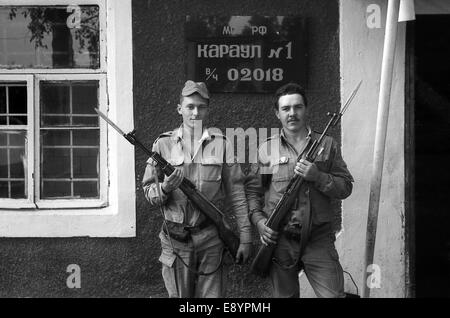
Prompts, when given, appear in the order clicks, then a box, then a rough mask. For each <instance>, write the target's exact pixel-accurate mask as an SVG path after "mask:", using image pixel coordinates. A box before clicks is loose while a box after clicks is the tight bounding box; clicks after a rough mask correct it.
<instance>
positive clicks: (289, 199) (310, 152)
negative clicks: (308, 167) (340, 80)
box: [250, 81, 362, 277]
mask: <svg viewBox="0 0 450 318" xmlns="http://www.w3.org/2000/svg"><path fill="white" fill-rule="evenodd" d="M361 83H362V81H360V82H359V84H358V86H357V87H356V88H355V89H354V90H353V92H352V94H351V95H350V97H349V98H348V100H347V102H346V103H345V104H344V107H343V108H342V110H341V111H340V112H339V113H337V114H336V113H327V116H329V117H331V118H330V120H329V122H328V124H327V125H326V127H325V129H324V131H323V132H322V134H321V135H320V137H319V139H316V140H314V141H311V140H310V141H309V143H308V145H307V146H306V148H305V151H307V152H306V156H305V159H306V160H307V161H309V162H311V163H313V162H314V161H315V159H316V157H317V156H318V155H319V154H320V152H321V150H318V149H319V146H320V145H321V143H322V140H323V138H324V137H325V135H326V133H327V132H328V130H329V129H330V127H334V126H336V125H337V124H338V122H339V121H340V119H341V117H342V115H343V114H344V112H345V111H346V110H347V108H348V106H349V105H350V103H351V101H352V100H353V98H354V97H355V95H356V92H357V91H358V89H359V87H360V86H361ZM303 155H304V152H302V153H301V154H300V155H299V156H298V158H297V162H298V161H300V159H302V157H303ZM304 182H305V180H304V179H303V178H302V177H301V176H299V175H298V174H294V176H293V177H292V179H291V180H290V181H289V184H288V186H287V188H286V191H285V192H284V193H283V196H282V197H281V199H280V200H279V201H278V202H277V204H276V206H275V208H274V209H273V211H272V213H271V214H270V216H269V218H268V219H267V221H266V223H265V224H266V226H268V227H269V228H271V229H272V230H274V231H280V230H281V226H282V224H283V221H284V220H285V218H286V216H287V215H288V214H289V212H290V211H291V207H292V205H293V204H294V202H295V200H296V198H297V194H298V191H299V189H300V187H301V185H302V184H303V183H304ZM303 226H306V225H303ZM301 239H305V238H304V237H302V238H301ZM275 246H276V244H269V245H261V247H260V248H259V250H258V253H257V254H256V256H255V258H254V259H253V262H252V264H251V267H250V269H251V271H252V272H253V273H255V274H257V275H259V276H262V277H266V276H267V275H268V274H269V271H270V266H271V265H272V254H273V251H274V249H275ZM301 246H304V244H301ZM300 253H302V251H301V252H300ZM300 256H301V254H300Z"/></svg>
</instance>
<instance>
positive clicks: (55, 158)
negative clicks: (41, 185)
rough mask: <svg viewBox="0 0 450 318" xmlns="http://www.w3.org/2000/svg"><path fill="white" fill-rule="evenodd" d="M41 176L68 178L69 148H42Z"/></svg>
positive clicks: (44, 177) (69, 170)
mask: <svg viewBox="0 0 450 318" xmlns="http://www.w3.org/2000/svg"><path fill="white" fill-rule="evenodd" d="M41 167H42V173H41V178H43V179H46V178H55V179H61V178H70V172H71V169H70V149H59V148H57V149H52V148H44V149H43V156H42V162H41Z"/></svg>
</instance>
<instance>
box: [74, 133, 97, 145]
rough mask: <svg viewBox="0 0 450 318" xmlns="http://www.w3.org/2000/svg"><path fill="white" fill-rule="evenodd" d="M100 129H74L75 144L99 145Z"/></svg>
mask: <svg viewBox="0 0 450 318" xmlns="http://www.w3.org/2000/svg"><path fill="white" fill-rule="evenodd" d="M99 137H100V136H99V130H98V129H95V130H91V129H89V130H87V129H84V130H74V131H73V144H74V145H76V146H98V145H99Z"/></svg>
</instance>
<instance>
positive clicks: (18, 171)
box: [9, 148, 26, 179]
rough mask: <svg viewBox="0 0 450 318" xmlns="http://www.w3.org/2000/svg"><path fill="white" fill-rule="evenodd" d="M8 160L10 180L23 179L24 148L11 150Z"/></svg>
mask: <svg viewBox="0 0 450 318" xmlns="http://www.w3.org/2000/svg"><path fill="white" fill-rule="evenodd" d="M9 154H10V156H9V158H10V162H9V165H10V173H11V178H20V179H23V178H25V171H24V165H25V164H26V162H25V161H24V160H25V159H26V158H25V148H17V149H16V148H13V149H10V151H9Z"/></svg>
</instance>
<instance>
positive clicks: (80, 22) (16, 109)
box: [0, 0, 108, 209]
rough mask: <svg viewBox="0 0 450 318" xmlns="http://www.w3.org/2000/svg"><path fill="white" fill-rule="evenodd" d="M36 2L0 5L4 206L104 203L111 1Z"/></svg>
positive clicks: (0, 187)
mask: <svg viewBox="0 0 450 318" xmlns="http://www.w3.org/2000/svg"><path fill="white" fill-rule="evenodd" d="M34 2H36V3H37V2H39V3H38V5H28V4H27V5H0V207H7V208H35V209H36V208H37V209H45V208H52V209H53V208H83V207H101V206H104V205H106V203H107V186H108V174H107V168H106V167H107V155H106V151H107V145H106V137H104V136H106V125H105V123H103V122H100V121H99V118H98V115H97V113H96V112H95V110H94V107H96V108H99V109H100V110H103V111H105V110H106V108H107V106H106V103H107V101H106V96H107V88H106V76H107V72H106V52H105V51H106V44H105V43H106V36H105V32H104V31H105V23H106V21H105V19H106V13H105V10H106V8H105V2H104V1H102V0H98V1H97V0H92V1H85V0H83V1H77V2H78V5H72V4H69V2H66V4H64V2H65V1H61V2H62V3H63V4H56V5H48V2H49V1H34ZM43 2H47V4H41V3H43Z"/></svg>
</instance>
